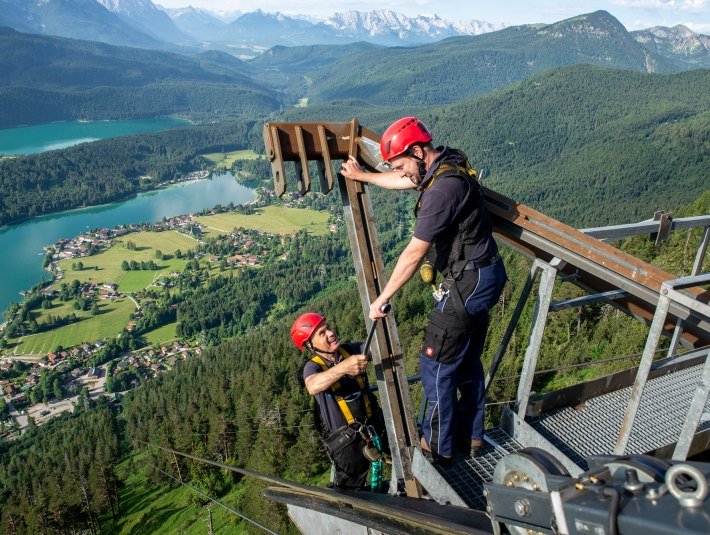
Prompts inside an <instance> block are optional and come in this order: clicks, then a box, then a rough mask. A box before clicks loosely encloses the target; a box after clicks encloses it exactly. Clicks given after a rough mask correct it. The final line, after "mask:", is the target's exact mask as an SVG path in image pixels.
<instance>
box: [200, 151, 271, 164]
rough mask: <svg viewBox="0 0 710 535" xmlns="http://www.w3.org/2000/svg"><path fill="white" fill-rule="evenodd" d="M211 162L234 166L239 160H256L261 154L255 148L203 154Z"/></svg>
mask: <svg viewBox="0 0 710 535" xmlns="http://www.w3.org/2000/svg"><path fill="white" fill-rule="evenodd" d="M201 156H202V157H203V158H206V159H207V160H208V161H209V162H211V163H213V164H215V165H222V166H224V167H232V164H233V163H234V162H235V161H237V160H256V159H258V158H260V157H261V156H260V155H259V154H257V153H256V152H254V151H253V150H235V151H232V152H213V153H210V154H201Z"/></svg>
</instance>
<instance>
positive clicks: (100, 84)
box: [0, 0, 709, 127]
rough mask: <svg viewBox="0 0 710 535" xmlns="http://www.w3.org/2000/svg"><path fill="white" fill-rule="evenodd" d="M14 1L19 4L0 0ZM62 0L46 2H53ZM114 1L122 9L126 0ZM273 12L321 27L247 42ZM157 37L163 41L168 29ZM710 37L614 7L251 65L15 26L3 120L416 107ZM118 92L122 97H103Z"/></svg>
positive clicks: (643, 58) (654, 62)
mask: <svg viewBox="0 0 710 535" xmlns="http://www.w3.org/2000/svg"><path fill="white" fill-rule="evenodd" d="M11 1H12V2H14V1H16V0H0V2H6V3H7V2H11ZM56 1H58V0H45V5H49V4H50V3H53V2H56ZM65 1H67V2H76V1H78V0H65ZM82 1H87V2H88V0H82ZM91 1H93V0H91ZM103 1H105V2H106V3H107V5H109V6H110V7H112V8H116V6H117V5H118V6H122V7H124V8H125V6H126V4H123V3H120V2H117V0H103ZM109 1H112V2H117V3H111V4H109ZM144 1H145V4H140V5H139V7H141V6H143V7H144V8H146V9H148V13H154V14H155V12H154V11H153V10H151V9H150V6H152V4H151V3H150V2H149V0H144ZM94 4H95V5H96V6H98V8H99V9H102V10H103V11H104V13H105V14H106V15H107V16H108V17H109V20H113V21H114V22H116V24H119V25H121V24H122V25H124V26H123V27H126V25H127V24H128V22H127V21H128V20H129V18H130V17H133V16H135V12H132V11H125V12H124V13H123V15H121V16H120V17H119V15H117V14H115V13H113V12H111V11H108V10H107V9H106V8H105V7H104V6H103V5H99V4H96V3H95V2H94ZM146 6H147V7H146ZM192 11H193V12H196V10H192ZM159 13H163V12H160V11H159V12H158V15H156V16H157V17H158V20H163V21H164V20H165V19H164V18H163V17H162V16H160V14H159ZM111 17H112V18H111ZM166 17H167V15H166ZM265 17H266V18H269V20H271V24H272V29H273V28H278V27H282V24H293V26H292V31H291V34H295V33H297V31H299V29H300V30H303V31H304V32H307V31H311V30H309V29H308V28H312V27H313V25H312V24H311V23H308V22H306V21H298V20H296V19H283V20H282V19H281V18H280V17H278V16H272V15H268V14H265V13H263V12H255V13H247V14H244V15H242V16H241V17H239V18H238V19H237V20H236V21H234V22H233V23H232V24H229V25H226V26H225V27H227V28H229V29H230V31H231V32H233V33H234V32H237V31H239V32H241V33H240V35H241V39H243V40H248V39H252V40H256V39H257V34H258V32H257V31H256V29H258V28H260V26H259V25H258V24H257V21H261V22H263V19H264V18H265ZM214 20H216V19H214ZM205 21H206V23H210V19H205ZM249 21H252V22H251V23H250V22H249ZM155 27H156V28H158V27H159V24H158V23H156V24H155ZM166 28H167V26H166ZM156 31H157V30H156ZM274 31H275V30H274ZM155 35H158V34H157V33H156V34H155ZM184 35H187V34H184ZM147 39H153V42H155V43H158V42H160V41H158V39H157V37H156V38H152V37H147ZM707 43H708V38H707V37H706V36H701V35H697V34H694V33H692V32H690V31H689V30H687V29H685V28H683V27H675V28H670V29H667V28H654V29H649V30H647V31H645V32H634V33H630V32H628V31H627V30H626V28H625V27H624V26H623V25H622V24H621V23H620V22H619V21H618V20H617V19H615V18H614V17H613V16H611V15H610V14H609V13H607V12H605V11H597V12H595V13H589V14H586V15H580V16H577V17H573V18H571V19H567V20H563V21H560V22H558V23H555V24H549V25H525V26H514V27H509V28H505V29H503V30H499V31H494V32H488V33H484V34H482V35H476V36H462V37H450V38H448V39H443V40H441V41H437V42H434V43H428V44H425V45H419V46H412V47H389V48H387V47H383V46H381V45H375V44H370V43H365V42H362V41H361V42H357V43H351V44H341V45H333V44H331V45H308V46H294V47H285V46H275V47H272V48H271V49H269V50H266V51H265V52H264V53H262V54H260V55H259V56H257V57H256V58H254V59H251V60H249V61H241V60H239V59H237V58H235V57H234V55H232V54H229V53H225V52H221V51H217V50H211V51H202V52H191V53H190V54H188V55H185V54H177V53H172V52H166V51H159V50H153V51H151V50H146V49H139V48H128V47H116V46H112V45H109V44H105V43H97V42H92V41H80V40H74V39H65V38H59V37H50V36H42V35H36V34H32V33H20V32H18V31H15V30H11V29H9V28H6V29H3V30H0V96H2V98H3V99H4V103H6V104H7V105H5V106H3V108H2V111H1V113H0V126H2V127H8V126H17V125H20V124H31V123H37V122H46V120H71V119H85V118H94V119H98V118H101V119H112V118H114V119H116V118H126V117H128V116H131V115H130V114H133V115H132V116H134V117H146V116H147V117H152V116H156V115H164V114H171V113H180V114H188V115H190V114H194V115H193V116H192V118H195V119H197V118H198V117H199V118H207V117H212V118H220V117H223V116H224V114H234V115H239V116H245V114H246V113H249V112H256V113H259V114H262V113H270V112H275V111H278V110H280V109H284V108H288V107H291V106H293V105H295V104H297V103H299V102H300V103H301V105H303V104H306V103H307V104H308V105H315V104H319V103H328V102H333V101H338V100H346V99H359V100H361V101H363V102H366V103H370V104H375V105H378V106H388V107H391V106H401V105H402V104H403V103H406V105H407V106H410V107H412V108H415V109H416V108H423V107H427V106H432V105H439V104H446V103H451V102H456V101H458V100H461V99H464V98H468V97H473V96H476V95H482V94H486V93H489V92H491V91H494V90H496V89H499V88H502V87H505V86H508V85H510V84H511V83H514V82H516V81H519V80H522V79H525V78H528V77H530V76H533V75H535V74H537V73H540V72H542V71H545V70H547V69H551V68H555V67H562V66H565V65H573V64H578V63H591V64H595V65H599V66H602V67H611V68H616V69H625V70H631V71H639V72H656V73H671V72H679V71H683V70H688V69H694V68H699V67H700V68H703V67H707V66H708V64H709V62H708V45H707ZM195 50H198V51H199V49H195ZM108 88H114V89H111V90H110V91H109V89H108ZM135 88H141V90H142V91H144V92H146V93H143V96H144V97H146V98H144V99H142V100H140V102H139V105H138V104H134V105H129V104H128V100H127V99H128V98H129V97H130V95H131V91H133V90H134V89H135ZM38 91H41V92H42V94H41V95H40V94H38V93H37V92H38ZM186 92H187V94H186ZM188 94H189V96H188ZM148 95H150V97H148ZM158 95H160V96H161V98H158ZM134 96H135V95H134ZM237 97H238V98H237ZM111 98H114V99H115V105H112V106H103V107H102V106H101V105H99V103H105V102H107V101H108V100H110V99H111ZM38 100H39V102H41V103H42V104H41V105H38V104H37V101H38ZM92 103H93V104H92ZM210 106H212V107H210ZM229 110H232V111H231V112H230V111H229Z"/></svg>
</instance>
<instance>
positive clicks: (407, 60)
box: [308, 11, 679, 106]
mask: <svg viewBox="0 0 710 535" xmlns="http://www.w3.org/2000/svg"><path fill="white" fill-rule="evenodd" d="M579 63H590V64H594V65H599V66H604V67H610V68H621V69H628V70H633V71H643V72H645V71H652V72H674V71H677V70H679V68H678V67H675V66H673V65H672V64H671V62H670V61H669V60H667V59H665V58H663V57H661V56H658V55H654V54H653V53H652V52H650V51H647V50H645V49H644V48H643V47H642V46H641V45H640V44H639V43H637V42H636V41H635V40H634V39H633V38H632V37H631V35H630V34H629V33H628V32H627V31H626V29H625V28H624V27H623V26H622V25H621V23H620V22H619V21H618V20H616V19H615V18H614V17H612V16H611V15H609V13H607V12H605V11H597V12H595V13H591V14H588V15H580V16H579V17H575V18H572V19H568V20H564V21H561V22H558V23H556V24H551V25H529V26H514V27H511V28H506V29H504V30H500V31H497V32H491V33H487V34H483V35H477V36H474V37H453V38H450V39H446V40H444V41H441V42H439V43H434V44H431V45H426V46H421V47H415V48H387V49H383V50H379V51H378V50H372V51H367V52H361V53H358V54H352V55H349V56H346V57H344V58H343V59H342V60H340V61H338V62H336V63H334V64H332V65H330V66H329V67H327V68H325V69H322V70H319V71H318V72H317V76H314V75H311V76H310V77H311V78H312V79H313V84H312V86H311V88H310V90H309V92H308V96H309V97H310V98H309V102H313V103H317V102H330V101H332V100H335V99H343V98H359V99H363V100H365V101H366V102H369V103H371V104H377V105H380V106H399V105H401V104H402V103H403V102H406V103H407V104H408V105H411V106H427V105H435V104H444V103H450V102H456V101H458V100H461V99H465V98H470V97H473V96H477V95H483V94H486V93H490V92H491V91H494V90H496V89H499V88H501V87H505V86H507V85H510V84H511V83H513V82H516V81H518V80H522V79H524V78H527V77H529V76H532V75H534V74H537V73H540V72H542V71H544V70H546V69H550V68H554V67H562V66H565V65H573V64H579ZM314 74H316V73H314Z"/></svg>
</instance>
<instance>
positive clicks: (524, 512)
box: [515, 500, 530, 516]
mask: <svg viewBox="0 0 710 535" xmlns="http://www.w3.org/2000/svg"><path fill="white" fill-rule="evenodd" d="M515 512H516V513H518V516H528V515H529V514H530V503H529V502H528V501H527V500H517V501H516V502H515Z"/></svg>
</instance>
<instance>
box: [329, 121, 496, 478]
mask: <svg viewBox="0 0 710 535" xmlns="http://www.w3.org/2000/svg"><path fill="white" fill-rule="evenodd" d="M431 141H432V135H431V133H430V132H429V129H428V128H427V127H426V126H425V125H424V123H423V122H421V121H420V120H419V119H417V118H415V117H405V118H403V119H399V120H398V121H396V122H395V123H393V124H392V125H391V126H390V127H389V128H388V129H387V130H386V131H385V133H384V134H383V135H382V139H381V141H380V152H381V154H382V158H383V159H384V160H385V161H386V162H388V163H389V164H390V166H391V167H392V169H393V171H391V172H386V173H368V172H365V170H364V169H363V168H362V166H361V165H360V164H359V163H358V162H357V161H356V160H355V158H353V157H350V159H349V160H347V161H345V162H343V165H342V171H341V174H342V175H343V176H344V177H346V178H348V179H351V180H357V181H361V182H367V183H370V184H374V185H375V186H379V187H382V188H386V189H416V190H418V191H419V192H420V193H419V200H418V201H417V204H416V208H415V211H414V215H415V217H416V225H415V227H414V234H413V236H412V239H411V240H410V242H409V244H408V245H407V247H406V248H405V249H404V251H402V254H401V255H400V256H399V258H398V260H397V263H396V265H395V267H394V271H393V272H392V276H391V277H390V279H389V282H388V283H387V285H386V286H385V288H384V289H383V290H382V293H381V294H380V295H379V296H378V297H377V299H375V301H373V303H372V304H371V305H370V318H371V319H372V320H375V319H377V318H381V317H383V316H384V315H385V314H383V313H382V312H381V310H380V309H381V307H382V305H383V304H384V303H387V302H389V300H390V299H391V298H392V296H393V295H394V294H395V293H396V292H397V290H399V289H400V288H401V287H402V286H403V285H404V283H405V282H407V281H408V280H409V279H410V278H411V277H412V276H413V275H414V273H415V272H416V270H417V268H418V267H419V265H420V263H421V261H422V260H423V259H424V258H425V257H426V258H427V260H428V261H429V262H430V263H431V264H433V266H434V267H435V268H436V270H437V271H439V272H440V273H441V274H442V275H443V282H442V283H441V284H440V285H439V288H438V290H437V291H435V292H434V306H433V309H432V311H431V312H430V313H429V322H428V325H427V328H426V332H425V335H424V343H423V345H422V348H421V352H420V356H419V365H420V371H421V377H422V383H423V385H424V389H425V392H426V395H427V397H428V399H429V406H428V410H427V415H426V419H425V421H424V425H423V433H424V436H423V437H422V439H421V446H422V449H423V450H424V452H425V453H428V454H430V455H431V458H432V459H433V460H434V461H436V462H438V463H439V464H441V465H442V466H446V465H449V464H450V463H451V461H452V459H453V456H454V451H455V450H458V451H460V452H462V453H464V454H466V455H472V456H478V455H480V452H481V447H482V444H483V443H482V439H483V416H484V414H483V412H484V408H485V386H484V383H485V381H484V374H483V365H482V364H481V353H482V352H483V345H484V342H485V339H486V331H487V328H488V311H489V310H490V309H491V307H492V306H493V305H494V304H495V303H496V302H497V301H498V298H499V296H500V294H501V291H502V290H503V286H504V285H505V281H506V273H505V267H504V265H503V261H502V259H501V258H500V256H499V254H498V246H497V245H496V242H495V241H494V240H493V236H492V225H491V220H490V216H489V214H488V210H487V209H486V205H485V202H484V199H483V190H482V188H481V186H480V184H479V183H478V180H477V175H476V172H475V171H474V170H473V169H472V168H471V166H470V164H469V162H468V158H467V157H466V155H465V154H464V153H463V152H461V151H459V150H456V149H452V148H448V147H443V146H442V147H436V148H435V147H434V146H433V145H432V142H431ZM457 390H458V391H459V392H460V398H457Z"/></svg>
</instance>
